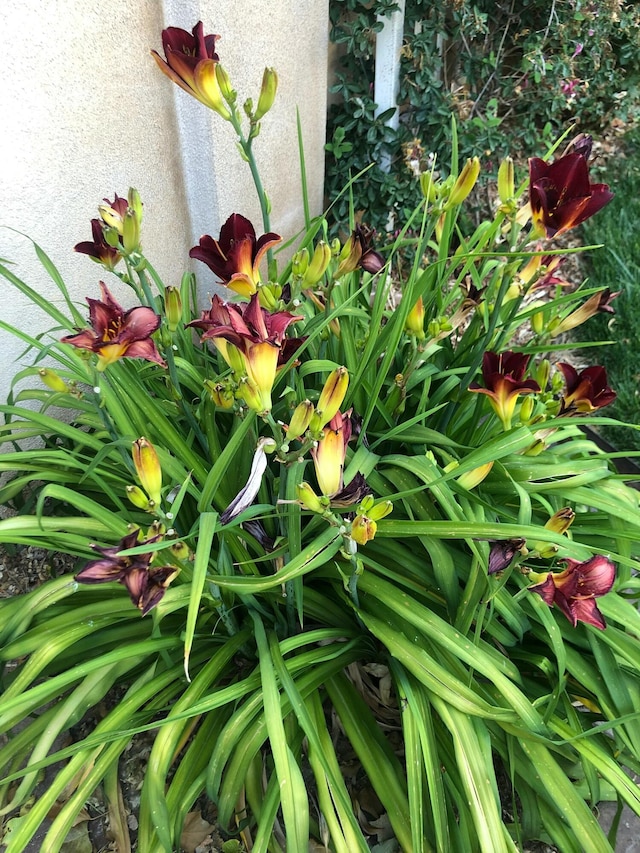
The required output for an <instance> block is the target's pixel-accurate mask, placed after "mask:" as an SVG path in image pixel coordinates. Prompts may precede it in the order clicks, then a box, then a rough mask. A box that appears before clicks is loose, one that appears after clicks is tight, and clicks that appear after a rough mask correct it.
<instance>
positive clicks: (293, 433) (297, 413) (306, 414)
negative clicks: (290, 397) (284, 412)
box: [287, 400, 314, 441]
mask: <svg viewBox="0 0 640 853" xmlns="http://www.w3.org/2000/svg"><path fill="white" fill-rule="evenodd" d="M313 411H314V409H313V403H312V402H311V401H310V400H304V401H303V402H302V403H300V404H299V405H298V406H296V408H295V409H294V412H293V414H292V415H291V423H290V424H289V428H288V429H287V439H288V440H289V441H293V439H294V438H300V436H301V435H304V433H305V432H306V431H307V430H308V428H309V424H310V422H311V417H312V416H313Z"/></svg>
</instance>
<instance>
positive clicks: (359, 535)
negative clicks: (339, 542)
mask: <svg viewBox="0 0 640 853" xmlns="http://www.w3.org/2000/svg"><path fill="white" fill-rule="evenodd" d="M377 529H378V525H377V524H376V523H375V521H374V520H373V519H372V518H370V517H369V516H366V515H356V517H355V518H354V519H353V521H352V522H351V538H352V539H353V540H354V542H357V543H358V545H366V544H367V542H371V540H372V539H373V538H374V536H375V535H376V530H377Z"/></svg>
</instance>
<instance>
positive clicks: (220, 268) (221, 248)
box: [189, 213, 282, 297]
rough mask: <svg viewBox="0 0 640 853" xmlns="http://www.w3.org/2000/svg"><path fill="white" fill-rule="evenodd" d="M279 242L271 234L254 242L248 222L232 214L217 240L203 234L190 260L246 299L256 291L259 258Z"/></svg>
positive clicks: (252, 229) (251, 227) (242, 217)
mask: <svg viewBox="0 0 640 853" xmlns="http://www.w3.org/2000/svg"><path fill="white" fill-rule="evenodd" d="M281 239H282V238H281V237H279V236H278V235H277V234H273V233H271V232H270V233H269V234H264V235H263V236H262V237H260V238H259V239H256V232H255V228H254V227H253V225H252V224H251V222H249V220H248V219H246V218H245V217H244V216H241V215H240V214H239V213H232V214H231V216H230V217H229V218H228V219H227V221H226V222H225V223H224V225H223V226H222V228H221V229H220V237H219V238H218V239H217V240H214V239H213V237H210V236H209V235H208V234H205V235H204V236H203V237H201V238H200V243H199V245H198V246H194V247H193V249H191V251H190V252H189V257H190V258H196V259H197V260H198V261H202V262H203V263H204V264H206V265H207V266H208V267H209V269H210V270H211V271H212V272H213V273H215V274H216V275H217V276H218V277H219V278H220V280H221V281H223V282H224V284H226V285H227V287H230V288H231V290H234V291H235V292H236V293H239V294H240V295H241V296H247V297H249V296H252V295H253V294H254V293H255V292H256V290H257V289H258V284H259V282H260V262H261V261H262V258H263V257H264V255H265V254H266V252H267V251H268V250H269V249H271V248H272V247H273V246H275V245H277V244H278V243H279V242H280V240H281Z"/></svg>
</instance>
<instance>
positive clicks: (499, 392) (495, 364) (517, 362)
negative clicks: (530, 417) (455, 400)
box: [469, 350, 540, 429]
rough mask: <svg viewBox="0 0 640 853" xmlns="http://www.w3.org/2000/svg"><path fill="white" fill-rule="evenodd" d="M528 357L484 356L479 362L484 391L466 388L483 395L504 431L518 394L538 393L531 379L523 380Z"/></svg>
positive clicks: (475, 385) (513, 354) (475, 386)
mask: <svg viewBox="0 0 640 853" xmlns="http://www.w3.org/2000/svg"><path fill="white" fill-rule="evenodd" d="M529 358H530V357H529V356H528V355H524V354H523V353H517V352H511V350H507V351H506V352H502V353H497V352H485V354H484V356H483V358H482V378H483V380H484V386H485V387H484V388H483V387H482V386H481V385H478V383H477V382H472V383H471V385H469V391H474V392H477V393H479V394H486V395H487V396H488V397H489V401H490V403H491V405H492V406H493V408H494V410H495V412H496V414H497V415H498V417H499V418H500V420H501V421H502V423H503V425H504V427H505V429H509V428H510V427H511V418H512V417H513V412H514V410H515V407H516V402H517V400H518V395H519V394H530V393H532V392H537V391H540V386H539V385H538V383H537V382H536V381H535V380H533V379H525V378H524V375H525V373H526V372H527V367H528V365H529Z"/></svg>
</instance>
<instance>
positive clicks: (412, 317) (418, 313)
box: [404, 296, 425, 341]
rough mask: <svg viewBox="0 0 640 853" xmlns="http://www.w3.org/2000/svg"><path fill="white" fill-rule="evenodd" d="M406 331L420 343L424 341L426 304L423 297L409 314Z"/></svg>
mask: <svg viewBox="0 0 640 853" xmlns="http://www.w3.org/2000/svg"><path fill="white" fill-rule="evenodd" d="M404 329H405V332H407V333H408V334H410V335H414V336H415V337H416V338H417V339H418V340H419V341H422V340H424V336H425V335H424V303H423V301H422V297H421V296H420V297H418V301H417V302H416V303H415V305H414V306H413V308H412V309H411V311H409V313H408V314H407V319H406V320H405V322H404Z"/></svg>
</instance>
